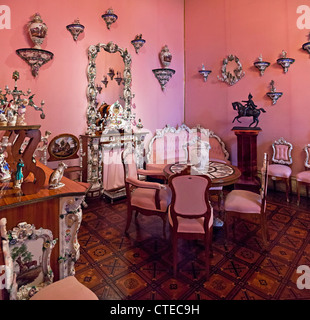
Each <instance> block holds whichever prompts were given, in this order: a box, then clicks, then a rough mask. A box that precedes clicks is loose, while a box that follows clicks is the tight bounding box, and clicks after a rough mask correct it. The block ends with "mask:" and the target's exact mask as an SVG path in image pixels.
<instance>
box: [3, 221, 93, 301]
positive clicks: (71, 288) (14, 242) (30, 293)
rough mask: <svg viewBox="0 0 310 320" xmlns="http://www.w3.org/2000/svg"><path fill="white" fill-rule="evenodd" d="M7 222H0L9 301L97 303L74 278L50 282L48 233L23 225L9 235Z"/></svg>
mask: <svg viewBox="0 0 310 320" xmlns="http://www.w3.org/2000/svg"><path fill="white" fill-rule="evenodd" d="M6 223H7V220H6V218H2V219H1V220H0V233H1V239H2V251H3V255H4V263H5V267H6V268H5V273H6V274H5V279H6V283H5V287H6V290H7V291H8V293H9V298H10V300H98V297H97V296H96V295H95V294H94V293H93V292H92V291H91V290H90V289H88V288H87V287H86V286H84V285H83V284H82V283H80V282H79V281H78V280H77V279H76V278H75V277H74V276H69V277H67V278H64V279H61V280H58V281H56V282H53V272H52V270H51V269H50V255H51V251H52V249H53V247H54V241H53V238H52V233H51V231H50V230H48V229H43V228H40V229H35V228H34V226H33V225H30V224H27V223H25V222H23V223H19V224H18V226H17V227H15V228H13V230H12V231H9V232H8V231H7V230H6Z"/></svg>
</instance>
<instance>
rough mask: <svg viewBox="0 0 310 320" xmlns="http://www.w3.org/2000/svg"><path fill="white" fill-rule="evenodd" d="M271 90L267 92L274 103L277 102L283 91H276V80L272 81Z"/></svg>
mask: <svg viewBox="0 0 310 320" xmlns="http://www.w3.org/2000/svg"><path fill="white" fill-rule="evenodd" d="M270 86H271V90H270V92H267V96H268V97H269V98H270V99H271V100H272V104H273V105H274V104H276V103H277V101H278V99H279V98H281V97H282V95H283V92H276V88H275V86H274V81H273V80H271V82H270Z"/></svg>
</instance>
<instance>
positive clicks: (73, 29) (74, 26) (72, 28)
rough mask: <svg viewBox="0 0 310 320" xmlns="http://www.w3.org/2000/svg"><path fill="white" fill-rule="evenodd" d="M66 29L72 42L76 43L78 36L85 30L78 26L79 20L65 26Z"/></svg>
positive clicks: (80, 25)
mask: <svg viewBox="0 0 310 320" xmlns="http://www.w3.org/2000/svg"><path fill="white" fill-rule="evenodd" d="M66 28H67V30H68V31H69V32H70V33H71V35H72V37H73V40H74V41H77V38H78V36H79V35H80V34H81V33H83V32H84V29H85V27H84V26H83V25H82V24H80V20H79V19H76V20H74V22H73V23H71V24H69V25H67V26H66Z"/></svg>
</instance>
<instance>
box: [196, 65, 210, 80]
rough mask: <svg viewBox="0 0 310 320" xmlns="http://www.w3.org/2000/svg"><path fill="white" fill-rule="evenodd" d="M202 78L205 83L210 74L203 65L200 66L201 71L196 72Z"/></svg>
mask: <svg viewBox="0 0 310 320" xmlns="http://www.w3.org/2000/svg"><path fill="white" fill-rule="evenodd" d="M198 72H199V73H200V74H201V75H202V76H203V81H204V82H206V81H207V79H208V76H209V74H210V73H211V72H212V71H211V70H206V68H205V66H204V64H202V68H201V70H199V71H198Z"/></svg>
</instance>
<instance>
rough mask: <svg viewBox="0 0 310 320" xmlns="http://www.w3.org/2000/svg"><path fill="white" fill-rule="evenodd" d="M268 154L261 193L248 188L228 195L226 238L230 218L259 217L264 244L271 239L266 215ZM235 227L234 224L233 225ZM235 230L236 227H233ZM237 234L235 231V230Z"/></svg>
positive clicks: (262, 170) (226, 201) (265, 160)
mask: <svg viewBox="0 0 310 320" xmlns="http://www.w3.org/2000/svg"><path fill="white" fill-rule="evenodd" d="M268 172H269V170H268V155H267V153H265V154H264V160H263V167H262V169H261V174H262V178H261V189H260V194H258V193H255V192H252V191H247V190H233V191H231V192H230V193H228V195H227V196H226V199H225V202H224V208H225V221H224V223H225V226H226V238H227V239H228V236H229V221H228V220H229V218H230V217H233V218H234V220H235V218H239V219H246V220H252V219H253V218H258V219H259V221H260V225H261V228H262V238H263V242H264V244H266V243H267V241H268V240H269V234H268V229H267V217H266V196H267V187H268ZM233 227H234V226H233ZM233 231H235V228H233ZM234 235H235V232H234Z"/></svg>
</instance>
